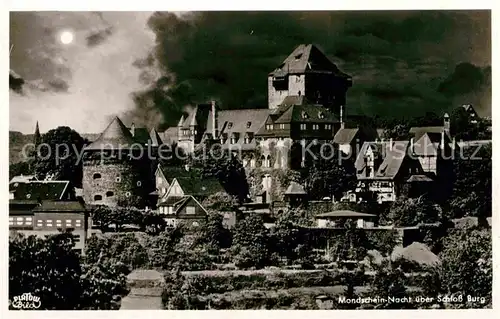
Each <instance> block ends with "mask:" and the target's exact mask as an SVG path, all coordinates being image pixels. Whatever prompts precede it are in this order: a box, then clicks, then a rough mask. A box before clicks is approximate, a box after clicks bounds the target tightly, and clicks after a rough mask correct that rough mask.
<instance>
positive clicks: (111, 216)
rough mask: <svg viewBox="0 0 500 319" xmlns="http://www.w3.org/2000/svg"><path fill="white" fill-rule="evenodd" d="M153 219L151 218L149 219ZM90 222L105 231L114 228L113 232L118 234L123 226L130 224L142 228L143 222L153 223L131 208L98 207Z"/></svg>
mask: <svg viewBox="0 0 500 319" xmlns="http://www.w3.org/2000/svg"><path fill="white" fill-rule="evenodd" d="M151 218H153V217H151ZM92 220H93V221H94V222H95V223H96V224H97V225H99V226H100V227H101V230H103V231H105V230H107V229H109V227H111V225H113V226H114V230H115V232H119V231H120V230H121V228H122V227H123V225H127V224H132V225H138V226H139V227H142V228H145V227H144V222H145V221H150V222H153V221H152V220H147V219H145V217H144V215H143V213H142V212H141V211H140V210H138V209H136V208H133V207H108V206H104V205H101V206H98V207H96V208H95V209H94V211H93V214H92Z"/></svg>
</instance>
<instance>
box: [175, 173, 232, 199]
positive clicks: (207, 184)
mask: <svg viewBox="0 0 500 319" xmlns="http://www.w3.org/2000/svg"><path fill="white" fill-rule="evenodd" d="M175 180H177V182H178V183H179V185H180V186H181V188H182V190H183V191H184V193H185V194H186V195H193V196H208V195H212V194H215V193H218V192H223V191H224V188H223V187H222V185H221V184H220V182H219V180H218V179H216V178H202V179H194V178H187V177H180V178H175Z"/></svg>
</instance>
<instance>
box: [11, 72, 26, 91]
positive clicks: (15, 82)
mask: <svg viewBox="0 0 500 319" xmlns="http://www.w3.org/2000/svg"><path fill="white" fill-rule="evenodd" d="M24 83H25V81H24V79H23V78H22V77H21V76H20V75H18V74H17V73H15V72H14V71H12V70H10V72H9V90H12V91H14V92H16V93H18V94H23V85H24Z"/></svg>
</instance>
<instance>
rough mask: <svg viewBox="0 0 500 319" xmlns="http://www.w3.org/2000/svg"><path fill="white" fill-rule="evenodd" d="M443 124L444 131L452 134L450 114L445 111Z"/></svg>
mask: <svg viewBox="0 0 500 319" xmlns="http://www.w3.org/2000/svg"><path fill="white" fill-rule="evenodd" d="M443 126H444V131H445V132H446V133H447V134H450V116H449V115H448V113H444V118H443Z"/></svg>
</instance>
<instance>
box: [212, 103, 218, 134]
mask: <svg viewBox="0 0 500 319" xmlns="http://www.w3.org/2000/svg"><path fill="white" fill-rule="evenodd" d="M217 125H218V123H217V106H216V105H215V101H212V138H213V139H216V138H217V137H218V136H219V128H218V126H217Z"/></svg>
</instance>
